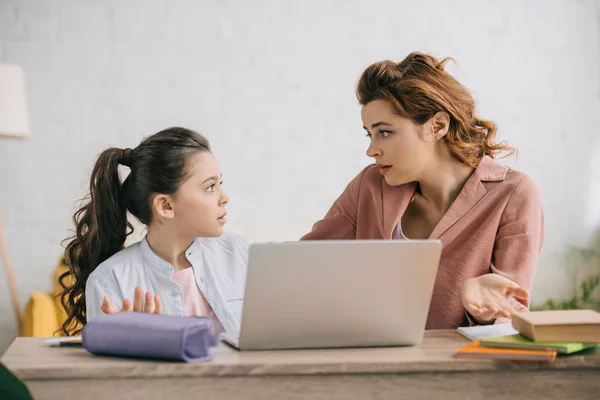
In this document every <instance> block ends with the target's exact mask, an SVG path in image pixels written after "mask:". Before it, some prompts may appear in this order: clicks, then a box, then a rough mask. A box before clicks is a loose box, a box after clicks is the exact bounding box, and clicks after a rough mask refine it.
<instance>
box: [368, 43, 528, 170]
mask: <svg viewBox="0 0 600 400" xmlns="http://www.w3.org/2000/svg"><path fill="white" fill-rule="evenodd" d="M449 60H452V59H451V58H444V59H442V60H437V59H436V58H434V57H432V56H430V55H427V54H422V53H411V54H409V55H408V56H407V57H406V58H405V59H404V60H403V61H402V62H400V63H395V62H392V61H380V62H377V63H375V64H372V65H370V66H369V67H368V68H367V69H366V70H365V71H364V72H363V73H362V75H361V77H360V80H359V82H358V85H357V88H356V96H357V97H358V101H359V103H360V104H362V105H365V104H367V103H369V102H371V101H373V100H379V99H383V100H386V101H388V102H389V104H390V105H391V106H392V107H393V109H394V111H395V112H396V113H397V114H398V115H400V116H402V117H405V118H408V119H410V120H412V121H413V122H414V123H416V124H419V125H423V124H424V123H425V122H427V121H428V120H429V119H430V118H431V117H433V116H434V115H435V114H436V113H437V112H439V111H445V112H447V113H448V114H449V115H450V127H449V129H448V133H447V134H446V136H445V137H444V140H445V142H446V144H447V146H448V149H449V150H450V152H451V153H452V154H453V155H454V156H455V157H456V158H458V159H459V160H460V161H462V162H463V163H465V164H468V165H470V166H472V167H474V168H475V167H477V165H478V164H479V161H481V159H482V158H483V157H484V156H486V155H487V156H490V157H491V158H496V155H497V154H498V153H502V152H506V153H507V154H506V155H505V157H506V156H509V155H511V154H513V153H514V152H515V151H516V149H515V148H513V147H511V146H508V145H507V144H506V143H505V142H500V143H496V142H495V138H496V124H494V123H493V122H492V121H487V120H484V119H480V118H479V117H478V116H477V115H476V114H475V101H474V100H473V96H471V93H469V91H468V90H467V89H466V88H465V87H464V86H463V85H461V84H460V83H459V82H458V81H457V80H456V79H454V78H453V77H452V75H450V74H449V73H448V72H446V71H445V70H444V66H445V65H446V63H447V62H448V61H449Z"/></svg>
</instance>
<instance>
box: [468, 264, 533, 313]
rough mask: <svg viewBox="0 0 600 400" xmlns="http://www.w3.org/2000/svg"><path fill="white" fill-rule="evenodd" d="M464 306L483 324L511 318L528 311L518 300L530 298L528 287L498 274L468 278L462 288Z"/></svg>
mask: <svg viewBox="0 0 600 400" xmlns="http://www.w3.org/2000/svg"><path fill="white" fill-rule="evenodd" d="M461 298H462V303H463V307H465V309H466V310H467V311H468V312H469V314H471V315H472V316H473V317H474V318H475V319H476V320H477V322H479V323H481V324H490V323H493V322H494V321H495V320H496V319H502V318H510V317H511V315H512V314H513V313H515V312H521V311H527V307H525V306H524V305H523V304H521V303H519V302H518V301H517V300H518V299H521V300H525V301H527V300H528V299H529V292H528V291H527V289H525V288H522V287H520V286H519V285H517V284H516V283H515V282H513V281H511V280H510V279H507V278H505V277H503V276H500V275H498V274H493V273H490V274H485V275H482V276H478V277H477V278H471V279H467V280H466V281H464V282H463V284H462V288H461Z"/></svg>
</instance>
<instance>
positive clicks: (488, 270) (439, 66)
mask: <svg viewBox="0 0 600 400" xmlns="http://www.w3.org/2000/svg"><path fill="white" fill-rule="evenodd" d="M447 61H448V59H443V60H440V61H438V60H437V59H435V58H434V57H432V56H429V55H425V54H421V53H412V54H410V55H409V56H408V57H406V58H405V59H404V60H403V61H402V62H400V63H394V62H391V61H382V62H378V63H375V64H373V65H371V66H369V67H368V68H367V69H366V70H365V71H364V72H363V74H362V76H361V78H360V81H359V83H358V87H357V97H358V100H359V103H360V104H361V106H362V111H361V114H362V121H363V128H364V129H365V131H366V135H367V137H368V138H369V139H370V144H369V147H368V149H367V155H368V156H369V157H372V158H373V159H374V160H375V164H373V165H370V166H368V167H366V168H365V169H364V170H363V171H362V172H361V173H360V174H358V176H357V177H356V178H354V180H352V182H350V184H349V185H348V186H347V187H346V189H345V191H344V192H343V193H342V194H341V196H340V197H339V198H338V199H337V200H336V201H335V203H334V204H333V206H332V207H331V209H330V210H329V212H328V213H327V214H326V216H325V217H324V219H323V220H321V221H319V222H317V223H316V224H315V225H314V226H313V230H312V231H311V232H310V233H308V234H307V235H305V236H304V237H303V238H302V239H303V240H320V239H404V240H411V239H439V240H441V241H442V243H443V246H444V248H443V251H442V256H441V260H440V265H439V270H438V275H437V278H436V283H435V287H434V291H433V297H432V302H431V308H430V312H429V317H428V321H427V329H450V328H456V327H458V326H461V325H465V324H474V323H478V324H490V323H494V322H499V321H504V319H505V318H508V317H510V315H511V313H513V312H515V311H523V310H527V306H528V304H529V291H530V290H531V285H532V281H533V277H534V272H535V265H536V261H537V257H538V254H539V252H540V249H541V245H542V241H543V231H544V217H543V211H542V205H541V202H540V198H539V193H538V190H537V187H536V185H535V183H534V182H533V181H532V179H531V178H530V177H528V176H527V175H525V174H523V173H521V172H517V171H515V170H513V169H510V168H508V167H505V166H503V165H501V164H499V163H497V162H496V161H495V160H494V159H495V158H497V156H498V155H499V154H501V153H508V154H509V155H510V154H512V153H513V152H514V151H515V150H514V149H513V148H512V147H510V146H508V145H506V144H505V143H497V142H496V141H495V136H496V125H495V124H494V123H493V122H491V121H487V120H483V119H480V118H479V117H478V116H477V115H476V113H475V102H474V100H473V97H472V96H471V94H470V93H469V92H468V90H467V89H466V88H465V87H464V86H462V85H461V84H460V83H459V82H458V81H456V80H455V79H454V78H453V77H452V76H451V75H450V74H449V73H447V72H446V71H445V70H444V66H445V64H446V62H447Z"/></svg>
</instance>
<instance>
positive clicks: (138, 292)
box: [102, 286, 162, 314]
mask: <svg viewBox="0 0 600 400" xmlns="http://www.w3.org/2000/svg"><path fill="white" fill-rule="evenodd" d="M129 311H133V312H147V313H153V314H161V313H162V303H161V301H160V296H158V295H156V296H154V295H153V294H152V292H146V295H144V289H142V288H141V287H140V286H138V287H136V288H135V293H134V297H133V309H132V308H131V301H129V299H125V300H123V305H122V306H121V308H119V307H113V306H112V305H111V304H110V300H109V299H108V297H106V296H104V299H103V301H102V312H103V313H105V314H115V313H118V312H129Z"/></svg>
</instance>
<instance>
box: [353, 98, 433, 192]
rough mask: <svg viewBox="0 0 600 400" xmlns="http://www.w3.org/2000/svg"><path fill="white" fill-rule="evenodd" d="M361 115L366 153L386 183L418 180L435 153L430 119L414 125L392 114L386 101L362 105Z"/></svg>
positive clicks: (397, 183) (396, 184)
mask: <svg viewBox="0 0 600 400" xmlns="http://www.w3.org/2000/svg"><path fill="white" fill-rule="evenodd" d="M361 117H362V122H363V128H364V129H365V130H366V131H367V136H368V137H369V138H370V140H371V142H370V144H369V147H368V148H367V156H369V157H372V158H373V159H374V160H375V163H376V164H377V166H378V167H380V173H381V174H382V175H383V176H384V179H385V181H386V183H387V184H388V185H390V186H398V185H402V184H405V183H409V182H414V181H417V180H418V178H419V176H421V174H422V171H423V170H424V169H425V168H427V167H428V166H430V165H431V162H432V160H433V158H434V157H435V156H436V154H435V146H436V142H437V140H436V139H435V135H434V134H433V122H432V121H431V120H430V121H428V122H426V123H425V124H424V125H418V124H415V123H414V122H413V121H411V120H410V119H408V118H404V117H401V116H399V115H398V114H396V113H394V110H393V108H392V106H391V105H390V104H389V102H387V101H386V100H373V101H371V102H370V103H367V104H365V105H364V106H363V107H362V111H361Z"/></svg>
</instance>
